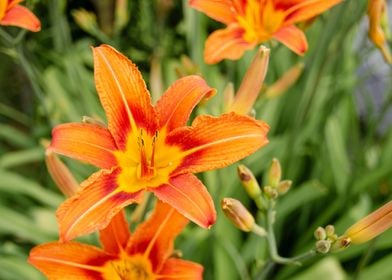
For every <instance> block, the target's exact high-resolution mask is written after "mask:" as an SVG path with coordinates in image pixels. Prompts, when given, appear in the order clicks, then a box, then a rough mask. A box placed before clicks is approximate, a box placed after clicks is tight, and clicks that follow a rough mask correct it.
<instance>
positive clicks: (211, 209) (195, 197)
mask: <svg viewBox="0 0 392 280" xmlns="http://www.w3.org/2000/svg"><path fill="white" fill-rule="evenodd" d="M151 191H152V192H154V193H155V195H156V196H157V197H158V198H159V199H160V200H162V201H164V202H166V203H169V204H170V205H171V206H173V207H174V208H175V209H176V210H177V211H178V212H180V213H181V214H182V215H184V216H185V217H187V218H188V219H190V220H191V221H193V222H194V223H196V224H198V225H199V226H201V227H203V228H210V227H211V225H213V224H214V223H215V220H216V211H215V206H214V202H213V201H212V199H211V196H210V194H209V193H208V191H207V189H206V187H205V186H204V185H203V183H202V182H201V181H200V180H199V179H197V177H196V176H194V175H192V174H183V175H179V176H176V177H173V178H171V179H170V182H169V183H168V184H167V185H163V186H161V187H158V188H154V189H151Z"/></svg>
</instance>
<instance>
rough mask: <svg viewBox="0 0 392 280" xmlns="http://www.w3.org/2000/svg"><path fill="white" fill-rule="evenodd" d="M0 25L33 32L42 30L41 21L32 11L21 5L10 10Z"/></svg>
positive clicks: (0, 21)
mask: <svg viewBox="0 0 392 280" xmlns="http://www.w3.org/2000/svg"><path fill="white" fill-rule="evenodd" d="M0 25H12V26H18V27H21V28H25V29H27V30H30V31H33V32H37V31H40V30H41V22H40V21H39V19H38V18H37V17H36V16H35V15H34V14H33V13H32V12H31V11H30V10H28V9H26V8H25V7H23V6H20V5H16V6H14V7H13V8H11V9H10V10H8V11H7V12H6V13H5V15H4V17H3V18H2V19H1V20H0Z"/></svg>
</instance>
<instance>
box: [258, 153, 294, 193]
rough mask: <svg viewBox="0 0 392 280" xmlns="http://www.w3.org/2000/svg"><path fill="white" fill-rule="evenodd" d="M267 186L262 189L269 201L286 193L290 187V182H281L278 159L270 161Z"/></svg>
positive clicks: (280, 169)
mask: <svg viewBox="0 0 392 280" xmlns="http://www.w3.org/2000/svg"><path fill="white" fill-rule="evenodd" d="M267 182H268V183H267V185H266V186H264V187H263V191H264V193H265V195H266V196H267V197H268V198H270V199H277V198H278V197H279V195H283V194H285V193H287V192H288V191H289V189H290V187H291V185H292V182H291V181H290V180H282V168H281V166H280V162H279V160H278V159H276V158H274V159H272V163H271V166H270V168H269V170H268V181H267Z"/></svg>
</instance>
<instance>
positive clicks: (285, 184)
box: [278, 180, 293, 194]
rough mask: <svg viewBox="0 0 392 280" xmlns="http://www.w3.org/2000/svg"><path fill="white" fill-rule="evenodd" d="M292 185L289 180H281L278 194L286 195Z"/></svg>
mask: <svg viewBox="0 0 392 280" xmlns="http://www.w3.org/2000/svg"><path fill="white" fill-rule="evenodd" d="M292 184H293V182H292V181H291V180H283V181H281V182H279V184H278V193H279V194H285V193H287V192H288V191H289V190H290V188H291V185H292Z"/></svg>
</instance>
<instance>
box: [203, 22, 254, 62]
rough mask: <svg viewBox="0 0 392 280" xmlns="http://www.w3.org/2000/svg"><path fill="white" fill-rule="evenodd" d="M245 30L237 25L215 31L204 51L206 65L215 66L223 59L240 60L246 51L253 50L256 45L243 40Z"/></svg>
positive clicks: (208, 39)
mask: <svg viewBox="0 0 392 280" xmlns="http://www.w3.org/2000/svg"><path fill="white" fill-rule="evenodd" d="M243 34H244V30H243V29H242V28H241V27H240V26H238V25H237V24H232V25H229V26H228V27H227V28H226V29H221V30H217V31H214V32H213V33H211V35H210V36H209V37H208V38H207V40H206V44H205V50H204V59H205V61H206V63H209V64H213V63H217V62H219V61H221V60H222V59H226V58H227V59H233V60H235V59H239V58H240V57H241V56H242V55H243V54H244V52H245V51H246V50H250V49H253V48H254V47H255V45H256V44H255V43H249V42H247V41H245V40H244V39H243Z"/></svg>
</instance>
